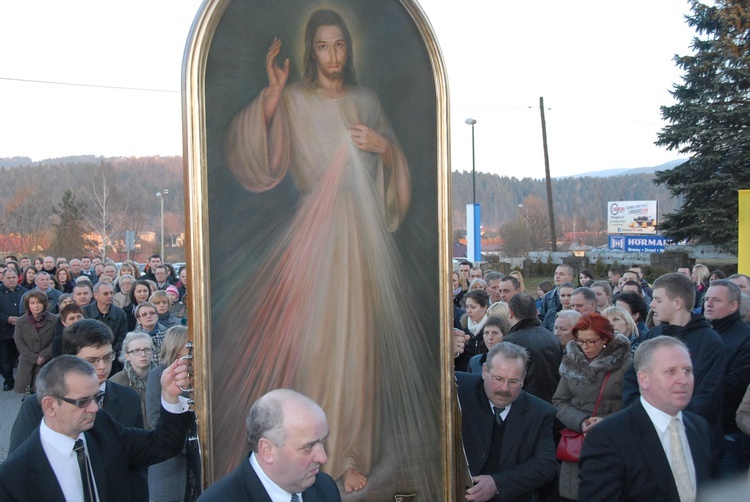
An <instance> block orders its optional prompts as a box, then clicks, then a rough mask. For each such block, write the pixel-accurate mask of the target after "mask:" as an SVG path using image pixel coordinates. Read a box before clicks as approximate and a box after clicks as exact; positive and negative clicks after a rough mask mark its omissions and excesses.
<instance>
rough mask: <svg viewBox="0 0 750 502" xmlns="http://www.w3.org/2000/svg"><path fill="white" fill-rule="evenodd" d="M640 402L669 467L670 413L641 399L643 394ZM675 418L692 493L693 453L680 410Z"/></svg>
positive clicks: (670, 462) (694, 486) (693, 475)
mask: <svg viewBox="0 0 750 502" xmlns="http://www.w3.org/2000/svg"><path fill="white" fill-rule="evenodd" d="M641 404H642V405H643V409H645V410H646V413H647V414H648V417H649V418H650V419H651V423H652V424H654V429H656V434H657V435H658V436H659V441H661V446H662V448H664V454H665V455H666V456H667V460H668V461H669V465H670V467H671V466H672V458H671V455H670V453H669V422H670V421H671V420H672V415H669V414H668V413H664V412H663V411H661V410H659V409H657V408H655V407H654V406H652V405H651V404H649V402H648V401H646V400H645V399H643V396H641ZM677 419H678V420H679V421H680V424H682V427H680V438H681V439H682V445H683V447H684V450H685V455H686V456H687V466H688V471H689V472H690V480H691V481H692V482H693V493H695V489H696V480H695V464H694V463H693V454H692V453H691V452H690V443H689V442H688V438H687V434H685V423H684V422H683V421H682V412H681V411H680V412H678V413H677Z"/></svg>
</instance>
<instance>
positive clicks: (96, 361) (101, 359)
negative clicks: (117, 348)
mask: <svg viewBox="0 0 750 502" xmlns="http://www.w3.org/2000/svg"><path fill="white" fill-rule="evenodd" d="M85 360H86V361H88V362H89V363H91V365H92V366H97V365H98V364H99V363H103V364H106V363H111V362H112V361H114V360H115V353H114V352H110V353H109V354H107V355H106V356H104V357H87V358H85Z"/></svg>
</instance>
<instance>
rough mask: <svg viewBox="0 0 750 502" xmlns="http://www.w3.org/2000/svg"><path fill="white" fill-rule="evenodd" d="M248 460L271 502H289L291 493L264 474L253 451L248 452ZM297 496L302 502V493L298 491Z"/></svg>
mask: <svg viewBox="0 0 750 502" xmlns="http://www.w3.org/2000/svg"><path fill="white" fill-rule="evenodd" d="M249 462H250V466H251V467H252V468H253V470H254V471H255V474H257V475H258V479H260V482H261V483H262V484H263V488H265V489H266V493H268V496H269V497H271V502H289V501H290V500H292V494H291V493H289V492H288V491H286V490H284V489H283V488H282V487H280V486H279V485H277V484H276V483H274V482H273V480H272V479H271V478H269V477H268V476H266V473H265V472H263V468H262V467H261V466H260V464H259V463H258V459H256V458H255V452H253V453H251V454H250V460H249ZM297 496H298V497H299V499H300V502H302V494H301V493H298V494H297Z"/></svg>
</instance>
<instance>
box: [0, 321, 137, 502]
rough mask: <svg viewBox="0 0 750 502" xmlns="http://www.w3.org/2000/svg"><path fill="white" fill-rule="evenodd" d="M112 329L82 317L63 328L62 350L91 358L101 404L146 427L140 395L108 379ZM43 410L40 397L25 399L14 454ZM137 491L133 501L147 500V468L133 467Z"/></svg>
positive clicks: (119, 419)
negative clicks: (102, 395)
mask: <svg viewBox="0 0 750 502" xmlns="http://www.w3.org/2000/svg"><path fill="white" fill-rule="evenodd" d="M113 339H114V337H113V335H112V330H110V329H109V327H108V326H107V325H106V324H104V323H103V322H101V321H97V320H95V319H81V320H78V321H76V322H74V323H73V324H70V325H69V326H67V327H66V328H65V330H64V331H63V337H62V353H63V354H68V355H74V356H78V357H80V358H81V359H84V360H86V361H88V362H89V363H90V364H91V365H92V366H93V367H94V370H95V372H96V378H97V381H98V382H99V389H100V391H102V392H105V397H104V398H103V401H101V402H100V404H101V407H102V408H103V409H104V410H105V411H106V412H107V413H109V415H110V416H111V417H112V418H113V419H114V420H115V421H116V422H118V423H120V424H122V425H124V426H126V427H137V428H143V415H142V413H141V398H140V396H139V395H138V393H137V392H136V391H135V390H133V389H131V388H129V387H125V386H123V385H119V384H116V383H114V382H108V381H107V378H109V374H110V371H111V370H112V361H113V360H114V357H115V353H114V351H113V349H112V343H113ZM42 417H43V411H42V406H41V403H40V401H39V400H38V399H33V398H30V399H26V400H25V401H24V402H23V404H22V405H21V409H20V410H19V412H18V416H17V417H16V421H15V422H14V423H13V429H12V430H11V433H10V447H9V449H8V453H9V454H10V453H12V452H13V451H14V450H15V449H16V448H18V447H19V446H20V445H21V443H23V442H24V441H26V439H28V438H29V437H31V436H32V433H33V432H34V431H35V430H36V429H37V427H39V424H40V423H41V421H42ZM132 476H133V483H134V486H136V487H138V489H137V490H135V495H138V498H136V497H135V496H134V498H133V500H145V501H147V500H148V481H147V476H146V469H140V468H137V469H134V470H133V472H132Z"/></svg>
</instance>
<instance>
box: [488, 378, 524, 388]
mask: <svg viewBox="0 0 750 502" xmlns="http://www.w3.org/2000/svg"><path fill="white" fill-rule="evenodd" d="M490 379H492V382H493V383H494V384H495V385H505V384H506V383H507V384H508V387H511V388H513V387H520V386H521V385H522V384H523V382H522V381H521V380H508V379H507V378H503V377H499V376H494V375H490Z"/></svg>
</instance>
